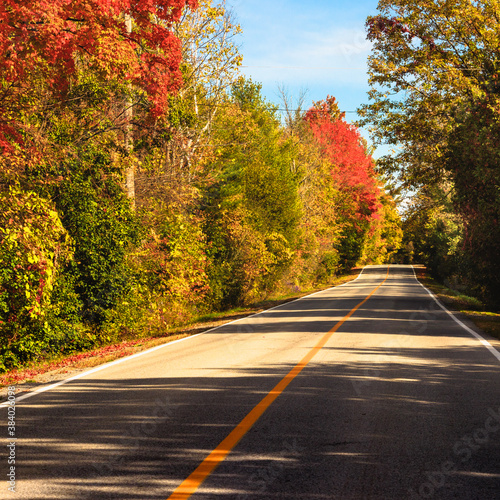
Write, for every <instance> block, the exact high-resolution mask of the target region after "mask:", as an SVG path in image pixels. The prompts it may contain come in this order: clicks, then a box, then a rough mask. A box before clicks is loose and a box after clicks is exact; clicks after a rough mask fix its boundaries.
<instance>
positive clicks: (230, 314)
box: [0, 268, 361, 399]
mask: <svg viewBox="0 0 500 500" xmlns="http://www.w3.org/2000/svg"><path fill="white" fill-rule="evenodd" d="M360 270H361V269H360V268H354V269H353V270H352V271H351V272H350V273H349V274H346V275H343V276H339V277H336V278H334V279H333V280H332V281H331V282H330V283H328V284H325V285H322V286H320V287H315V288H312V287H310V288H305V289H300V290H291V291H290V292H287V293H281V294H280V293H279V292H278V293H276V294H272V295H270V296H269V297H268V298H267V299H266V300H263V301H259V302H256V303H255V304H251V305H249V306H248V307H236V308H233V309H230V310H227V311H221V312H210V313H205V314H201V315H200V316H197V317H195V318H194V319H192V320H191V321H188V322H186V323H185V324H183V325H178V326H176V327H172V328H168V329H165V331H163V332H161V333H160V334H159V335H155V336H152V337H146V338H136V339H127V340H124V341H122V342H120V343H115V344H110V345H106V346H103V347H100V348H97V349H94V350H91V351H86V352H80V353H77V354H72V355H66V356H59V357H52V358H50V359H45V360H42V361H38V362H36V361H35V362H31V363H29V364H27V365H25V366H24V367H22V368H18V369H15V370H10V371H8V372H6V373H3V374H2V375H0V388H2V387H6V386H9V385H17V386H25V388H26V389H31V387H30V386H34V385H39V384H43V383H47V382H51V381H54V380H59V379H61V378H64V377H65V376H67V375H66V374H68V373H69V372H71V371H83V370H87V369H90V368H93V367H95V366H98V365H101V364H103V363H109V362H111V361H114V360H116V359H119V358H122V357H124V356H129V355H131V354H135V353H137V352H140V351H144V350H146V349H150V348H152V347H156V346H157V345H160V344H165V343H168V342H172V341H174V340H179V339H181V338H184V337H189V336H192V335H195V334H197V333H201V332H204V331H207V330H209V329H211V328H215V327H217V326H221V325H223V324H225V323H228V322H230V321H235V320H237V319H241V318H244V317H246V316H249V315H251V314H256V313H258V312H261V311H264V310H266V309H270V308H272V307H276V306H278V305H280V304H284V303H286V302H290V301H292V300H296V299H298V298H301V297H304V296H305V295H309V294H310V293H314V292H316V291H319V290H324V289H325V288H328V287H333V286H338V285H341V284H343V283H347V282H348V281H351V280H353V279H354V278H356V276H357V275H358V274H359V271H360ZM0 399H1V398H0Z"/></svg>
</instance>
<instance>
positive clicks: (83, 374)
mask: <svg viewBox="0 0 500 500" xmlns="http://www.w3.org/2000/svg"><path fill="white" fill-rule="evenodd" d="M365 267H366V266H365ZM364 269H365V268H364V267H363V269H361V272H360V273H359V274H358V276H356V278H354V279H353V280H350V281H347V282H346V283H342V285H337V286H332V287H329V288H325V289H324V290H319V291H317V292H314V293H311V294H309V295H304V296H303V297H299V298H298V299H294V300H290V301H289V302H285V303H284V304H280V305H278V306H274V307H271V308H270V309H265V310H264V311H260V312H258V313H255V314H250V315H249V316H245V317H244V318H239V319H235V320H233V321H229V322H228V323H224V324H223V325H219V326H216V327H214V328H210V329H209V330H205V331H204V332H200V333H197V334H195V335H190V336H189V337H184V338H182V339H178V340H173V341H172V342H166V343H164V344H161V345H158V346H155V347H151V348H150V349H146V350H144V351H141V352H137V353H135V354H132V355H130V356H125V357H123V358H120V359H117V360H115V361H111V362H110V363H104V364H102V365H99V366H97V367H95V368H92V369H91V370H88V371H84V372H81V373H78V374H77V375H74V376H73V377H69V378H66V379H64V380H60V381H59V382H56V383H54V384H51V385H47V386H44V387H40V388H39V389H35V390H34V391H30V392H27V393H26V394H22V395H21V396H17V397H16V404H17V403H18V402H19V401H23V400H24V399H28V398H31V397H33V396H36V395H37V394H41V393H42V392H45V391H50V390H52V389H55V388H56V387H59V386H60V385H64V384H67V383H68V382H71V381H73V380H77V379H79V378H82V377H86V376H87V375H91V374H92V373H96V372H98V371H101V370H105V369H106V368H109V367H110V366H115V365H118V364H120V363H123V362H125V361H129V360H131V359H134V358H138V357H139V356H143V355H145V354H148V353H150V352H153V351H157V350H159V349H163V348H164V347H168V346H171V345H173V344H177V343H178V342H183V341H185V340H189V339H194V338H195V337H198V336H200V335H204V334H206V333H210V332H213V331H214V330H217V329H218V328H222V327H223V326H227V325H231V324H233V323H236V322H238V321H243V320H246V319H249V318H252V317H254V316H258V315H259V314H264V313H267V312H269V311H272V310H274V309H278V308H279V307H283V306H285V305H288V304H291V303H292V302H296V301H298V300H302V299H306V298H308V297H312V296H313V295H317V294H319V293H323V292H325V291H327V290H332V289H334V288H338V287H339V286H344V285H348V284H349V283H352V282H353V281H356V280H357V279H358V278H359V277H360V276H361V274H362V273H363V271H364ZM6 406H10V402H9V401H4V402H3V403H0V408H5V407H6Z"/></svg>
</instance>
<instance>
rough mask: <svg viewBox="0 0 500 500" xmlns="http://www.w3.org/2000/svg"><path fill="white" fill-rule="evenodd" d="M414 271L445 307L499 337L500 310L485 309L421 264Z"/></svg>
mask: <svg viewBox="0 0 500 500" xmlns="http://www.w3.org/2000/svg"><path fill="white" fill-rule="evenodd" d="M415 272H416V274H417V277H418V279H419V281H420V282H421V283H422V284H423V285H425V286H426V287H427V288H428V289H429V290H431V291H432V292H433V293H434V294H435V295H436V296H437V297H438V299H439V300H440V301H441V302H442V303H443V304H444V305H446V307H448V308H449V309H452V310H454V311H458V312H461V313H462V314H464V315H465V316H467V318H469V319H470V320H471V321H472V322H473V323H474V324H475V325H476V326H477V327H478V328H480V329H481V330H483V332H486V333H488V334H489V335H491V336H492V337H495V338H497V339H500V312H495V311H487V310H485V305H484V304H483V303H482V302H481V301H480V300H478V299H477V298H476V297H471V296H469V295H466V294H464V293H461V292H458V291H457V290H453V289H452V288H449V287H447V286H446V285H444V284H443V283H440V282H438V281H436V280H435V279H434V278H432V277H431V276H430V275H429V274H428V273H427V270H426V269H425V267H423V266H420V267H417V266H415Z"/></svg>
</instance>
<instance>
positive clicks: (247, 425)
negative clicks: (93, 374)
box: [167, 266, 389, 500]
mask: <svg viewBox="0 0 500 500" xmlns="http://www.w3.org/2000/svg"><path fill="white" fill-rule="evenodd" d="M388 277H389V266H388V267H387V274H386V276H385V279H384V281H382V282H381V283H380V284H379V285H378V286H377V287H376V288H374V289H373V290H372V291H371V292H370V294H369V295H368V296H367V297H366V298H365V299H364V300H362V301H361V302H360V303H359V304H358V305H356V306H355V307H353V308H352V309H351V311H349V313H347V314H346V315H345V316H344V317H343V318H342V319H341V320H340V321H339V322H338V323H337V324H336V325H335V326H334V327H333V328H332V329H331V330H329V331H328V332H327V333H325V335H323V337H321V339H320V340H319V342H318V343H317V344H316V345H315V346H314V347H313V348H312V349H311V350H310V351H309V352H308V353H307V354H306V355H305V356H304V357H303V358H302V359H301V360H300V361H299V363H297V365H295V367H294V368H292V370H290V372H289V373H288V374H287V375H285V376H284V377H283V378H282V379H281V380H280V381H279V382H278V384H277V385H276V386H275V387H274V388H273V389H272V390H271V391H270V392H269V393H268V394H267V396H266V397H265V398H264V399H263V400H262V401H261V402H260V403H258V404H257V406H255V407H254V408H253V409H252V410H251V411H250V413H248V414H247V416H246V417H245V418H244V419H243V420H242V421H241V422H240V423H239V424H238V425H237V426H236V427H235V428H234V429H233V430H232V431H231V433H230V434H229V435H228V436H227V437H226V438H225V439H224V440H223V441H222V442H221V443H220V444H219V446H217V448H215V449H214V450H213V451H212V452H211V453H210V455H208V456H207V457H206V458H205V460H203V462H201V464H200V465H198V467H197V468H196V469H195V470H194V471H193V472H192V473H191V474H190V475H189V477H187V478H186V479H185V480H184V481H183V482H182V483H181V484H180V485H179V486H178V487H177V488H176V489H175V491H174V492H173V493H172V494H171V495H170V496H169V497H168V499H167V500H186V499H187V498H189V497H190V496H191V495H192V494H193V493H195V491H196V490H197V489H198V488H199V487H200V486H201V483H203V481H205V479H206V478H207V477H208V476H209V475H210V474H211V473H212V472H213V471H214V469H215V468H216V467H217V466H218V465H219V464H220V463H221V462H222V461H223V460H224V459H225V458H226V457H227V455H229V453H230V452H231V450H232V449H233V448H234V447H235V446H236V445H237V444H238V443H239V441H240V440H241V438H242V437H243V436H244V435H245V434H246V433H247V432H248V431H249V430H250V429H251V428H252V426H253V425H254V424H255V422H257V420H259V418H260V417H261V416H262V414H263V413H264V412H265V411H266V410H267V409H268V408H269V406H271V404H272V403H273V402H274V400H275V399H276V398H277V397H278V396H279V395H280V394H281V393H282V392H283V391H284V390H285V389H286V388H287V387H288V384H290V382H291V381H292V380H293V379H294V378H295V377H296V376H297V375H298V374H299V373H300V372H301V371H302V370H303V369H304V368H305V367H306V366H307V365H308V363H309V362H310V361H311V359H313V358H314V356H315V355H316V354H317V353H318V352H319V351H320V350H321V349H322V348H323V347H324V346H325V344H326V343H327V342H328V341H329V340H330V338H331V336H332V335H333V334H334V333H335V332H336V331H337V330H338V329H339V328H340V327H341V326H342V325H343V324H344V323H345V322H346V321H347V320H348V319H349V318H350V317H351V316H352V315H353V314H354V313H355V312H356V311H357V310H358V309H359V308H360V307H361V306H362V305H363V304H364V303H365V302H366V301H367V300H368V299H369V298H370V297H371V296H372V295H373V294H374V293H375V292H376V291H377V290H378V289H379V288H380V287H381V286H382V285H383V284H384V283H385V282H386V281H387V278H388Z"/></svg>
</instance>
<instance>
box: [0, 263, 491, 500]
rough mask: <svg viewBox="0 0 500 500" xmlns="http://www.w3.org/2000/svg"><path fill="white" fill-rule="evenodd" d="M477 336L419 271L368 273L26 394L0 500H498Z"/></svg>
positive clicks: (484, 363)
mask: <svg viewBox="0 0 500 500" xmlns="http://www.w3.org/2000/svg"><path fill="white" fill-rule="evenodd" d="M386 278H387V279H386ZM384 279H386V281H384ZM381 283H382V284H381ZM379 285H381V286H380V287H379V288H378V289H376V290H375V288H376V287H378V286H379ZM374 290H375V292H374V293H373V295H371V296H370V298H369V299H368V300H366V301H365V302H364V303H362V304H361V305H359V304H360V303H361V302H362V301H363V300H364V299H365V298H366V297H367V296H368V295H369V294H370V293H372V292H373V291H374ZM358 305H359V308H358V309H357V310H355V311H354V312H352V310H353V308H355V307H356V306H358ZM349 313H351V314H352V315H351V316H350V317H349V318H347V319H346V320H345V321H344V322H343V323H342V324H341V325H338V322H339V321H340V320H342V319H343V318H344V317H345V316H346V315H347V314H349ZM336 325H337V326H336ZM482 335H483V337H484V338H485V339H486V340H487V341H489V342H490V344H491V345H488V344H487V343H486V345H485V342H481V339H478V338H476V337H474V336H473V335H472V334H471V333H470V332H468V331H467V330H466V329H464V328H463V327H462V326H461V325H460V324H458V323H457V322H456V321H454V320H453V318H452V317H451V316H450V315H449V314H448V313H447V312H446V311H444V310H443V309H441V308H440V307H439V306H438V304H437V303H436V302H435V301H434V300H433V298H432V297H431V296H430V295H429V294H428V293H427V291H426V290H425V289H424V288H423V287H422V286H421V285H420V284H419V283H418V282H417V281H416V279H415V277H414V273H413V269H412V268H411V267H410V266H391V267H390V269H389V272H388V268H387V266H370V267H367V268H365V269H364V271H363V273H362V274H361V276H360V277H359V278H358V279H357V280H355V281H353V282H350V283H348V284H346V285H344V286H341V287H336V288H333V289H328V290H325V291H323V292H320V293H318V294H314V295H312V296H309V297H306V298H303V299H300V300H298V301H294V302H290V303H287V304H285V305H283V306H280V307H278V308H275V309H272V310H269V311H266V312H264V313H261V314H259V315H256V316H252V317H249V318H247V319H244V320H240V321H237V322H234V323H232V324H228V325H225V326H223V327H220V328H217V329H215V330H212V331H210V332H207V333H204V334H201V335H198V336H196V337H191V338H188V339H187V340H184V341H181V342H176V343H172V344H168V345H166V346H162V347H161V348H157V349H155V350H153V351H149V352H145V353H141V355H140V356H135V357H133V358H132V359H128V360H126V361H121V362H120V363H116V364H111V365H108V366H106V367H105V368H103V369H99V370H98V371H94V372H92V373H89V374H88V375H86V376H84V377H81V378H79V379H77V380H73V381H70V382H68V383H66V384H63V385H60V386H58V387H56V388H54V389H51V390H47V391H45V392H43V393H40V394H36V395H34V396H32V397H29V398H27V399H24V400H22V401H18V403H17V405H16V415H15V418H16V438H17V441H16V442H15V450H14V452H15V460H16V463H15V487H16V492H15V493H12V492H10V491H9V490H8V486H9V483H8V479H9V478H8V477H7V473H8V467H10V466H9V465H8V464H7V461H8V453H10V451H11V450H12V447H11V448H10V449H9V448H8V447H6V446H3V447H2V448H3V450H2V454H0V473H1V476H2V479H1V480H0V498H16V499H23V500H24V499H26V500H38V499H58V500H59V499H89V500H90V499H92V500H98V499H119V500H128V499H138V500H148V499H162V500H166V499H167V498H169V497H171V498H172V500H174V499H178V498H188V497H189V498H192V499H193V500H198V499H212V498H213V499H236V500H243V499H245V500H247V499H248V500H249V499H256V500H257V499H258V500H266V499H269V500H273V499H297V500H319V499H384V500H387V499H397V500H402V499H417V498H434V499H467V500H471V499H478V500H489V499H500V354H499V353H498V351H497V350H500V348H499V343H498V341H494V340H492V339H489V338H488V337H487V336H486V335H484V334H482ZM323 344H324V345H323ZM495 348H496V349H497V350H495ZM495 353H496V354H495ZM249 415H250V416H249ZM0 418H1V419H2V421H3V422H6V421H7V409H6V408H5V407H3V408H0ZM245 418H246V420H245ZM242 421H243V423H242V424H241V425H240V427H238V429H239V430H240V431H241V432H239V431H235V428H236V427H237V426H238V424H240V423H241V422H242ZM0 429H3V436H2V440H3V443H5V444H8V443H9V442H10V441H9V438H8V435H7V427H6V424H5V425H4V426H0ZM235 432H239V434H238V436H236V437H235ZM228 436H229V438H228ZM231 436H232V437H231ZM224 440H225V441H224ZM221 442H223V443H225V444H224V445H223V446H222V447H221V446H219V445H220V443H221ZM213 450H218V451H216V453H215V455H212V459H211V461H209V462H207V461H206V460H205V459H206V457H207V456H208V455H209V454H210V453H211V452H212V451H213ZM200 464H204V465H202V470H201V472H200V473H199V474H198V475H197V476H196V477H195V480H194V481H191V480H190V482H189V484H187V483H186V481H185V480H186V478H188V477H189V476H190V475H191V474H192V472H193V471H194V470H195V469H197V467H198V466H199V465H200ZM217 464H218V466H217V467H215V468H213V470H212V467H214V466H215V465H217ZM203 467H205V468H203ZM204 471H205V472H204ZM200 477H201V478H202V479H204V481H203V482H201V483H200V482H199V481H198V483H200V484H199V485H198V483H197V482H196V479H197V478H198V479H199V478H200ZM186 484H187V486H188V488H187V489H186V488H185V486H186ZM180 485H181V486H180ZM189 487H192V488H191V489H194V490H196V491H195V492H194V493H193V494H192V495H191V496H189V495H190V493H182V492H183V491H190V490H189ZM174 491H176V493H173V492H174Z"/></svg>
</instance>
